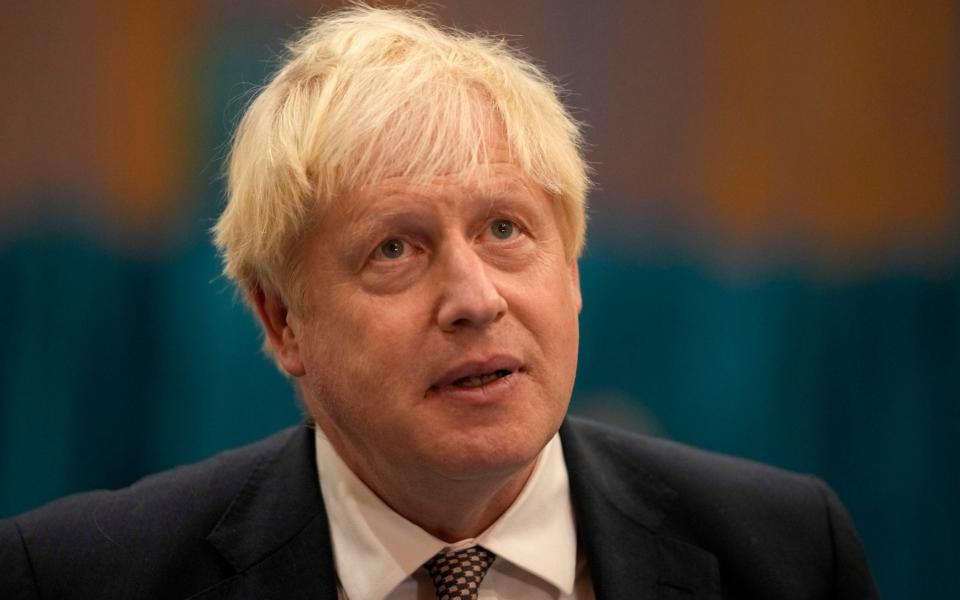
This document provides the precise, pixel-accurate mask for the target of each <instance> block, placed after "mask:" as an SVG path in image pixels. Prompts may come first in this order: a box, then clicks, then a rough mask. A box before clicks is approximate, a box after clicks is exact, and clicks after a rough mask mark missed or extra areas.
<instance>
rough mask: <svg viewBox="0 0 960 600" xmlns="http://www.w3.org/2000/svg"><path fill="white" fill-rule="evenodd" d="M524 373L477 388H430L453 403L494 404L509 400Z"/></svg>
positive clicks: (452, 386) (517, 373) (449, 386)
mask: <svg viewBox="0 0 960 600" xmlns="http://www.w3.org/2000/svg"><path fill="white" fill-rule="evenodd" d="M522 375H523V372H522V371H517V372H514V373H511V374H509V375H507V376H506V377H500V378H499V379H494V380H493V381H491V382H489V383H485V384H483V385H478V386H476V387H461V386H458V385H445V386H443V387H438V388H437V387H434V388H430V392H431V393H432V394H433V395H435V396H438V397H440V398H443V399H445V400H450V401H451V402H460V403H466V404H494V403H497V402H503V401H504V400H506V399H508V398H509V397H510V396H511V395H512V393H513V391H514V388H516V387H517V385H518V384H519V383H520V377H521V376H522Z"/></svg>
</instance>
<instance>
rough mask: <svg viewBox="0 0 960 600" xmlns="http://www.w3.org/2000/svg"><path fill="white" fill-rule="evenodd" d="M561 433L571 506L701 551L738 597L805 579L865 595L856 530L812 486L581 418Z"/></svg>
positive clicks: (834, 502)
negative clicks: (614, 515) (620, 518)
mask: <svg viewBox="0 0 960 600" xmlns="http://www.w3.org/2000/svg"><path fill="white" fill-rule="evenodd" d="M561 431H562V434H563V440H562V441H563V446H564V453H565V458H566V459H567V467H568V471H569V473H570V481H571V490H572V491H573V493H574V495H575V501H576V500H579V501H580V502H581V504H582V505H583V506H592V507H597V506H600V507H604V508H601V509H598V510H594V511H593V512H594V515H593V516H594V517H595V518H599V519H603V518H606V517H607V516H609V515H610V514H611V513H610V511H611V510H615V511H618V512H619V513H621V514H627V515H629V516H630V518H631V519H632V520H633V521H634V522H637V523H640V524H641V525H642V526H643V527H645V528H646V529H648V530H650V531H655V532H656V533H657V535H662V536H666V537H670V538H672V539H674V540H679V541H681V542H683V543H684V544H690V545H693V546H696V547H698V548H701V549H704V550H706V551H708V552H709V553H710V554H712V555H713V556H714V557H716V559H717V561H718V563H719V569H720V572H721V574H722V577H723V581H724V588H725V589H727V590H728V591H731V590H735V591H737V592H738V593H739V596H738V597H764V596H767V597H792V596H791V595H790V594H788V593H786V592H785V591H784V590H798V589H812V585H813V583H812V582H819V583H820V584H821V585H822V586H823V587H822V589H823V590H828V589H832V590H835V591H836V592H837V595H838V597H863V598H872V597H875V595H876V591H875V589H874V588H873V583H872V579H871V576H870V572H869V567H868V566H867V562H866V557H865V554H864V552H863V547H862V544H861V542H860V539H859V537H858V535H857V532H856V530H855V528H854V526H853V524H852V522H851V521H850V518H849V516H848V515H847V513H846V511H845V510H844V508H843V506H842V505H841V503H840V501H839V500H838V499H837V497H836V495H835V494H834V493H833V491H832V490H831V489H830V488H829V487H828V486H827V485H826V484H825V483H824V482H822V481H821V480H820V479H818V478H816V477H813V476H810V475H803V474H798V473H792V472H790V471H786V470H783V469H779V468H776V467H772V466H769V465H764V464H761V463H758V462H754V461H751V460H746V459H742V458H736V457H732V456H727V455H723V454H718V453H714V452H708V451H704V450H700V449H697V448H693V447H690V446H687V445H684V444H679V443H676V442H671V441H668V440H663V439H657V438H652V437H648V436H643V435H637V434H633V433H629V432H625V431H622V430H618V429H616V428H612V427H609V426H605V425H600V424H597V423H592V422H590V421H586V420H583V419H577V418H570V419H568V421H567V422H566V423H565V424H564V427H563V429H562V430H561ZM597 515H600V516H597ZM765 586H767V587H765ZM841 592H842V593H841ZM770 594H773V596H770Z"/></svg>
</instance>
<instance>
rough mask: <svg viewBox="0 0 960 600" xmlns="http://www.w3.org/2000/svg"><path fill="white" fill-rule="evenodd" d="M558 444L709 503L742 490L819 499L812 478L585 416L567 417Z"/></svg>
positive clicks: (590, 459)
mask: <svg viewBox="0 0 960 600" xmlns="http://www.w3.org/2000/svg"><path fill="white" fill-rule="evenodd" d="M564 432H565V434H566V435H565V436H564V444H565V446H566V445H572V446H573V451H574V452H575V453H576V454H577V455H578V461H579V462H582V463H584V464H592V465H593V466H594V467H595V468H600V469H604V470H609V471H611V472H615V473H617V474H620V475H624V474H626V473H627V472H629V473H634V474H635V473H637V471H641V472H642V473H643V474H644V475H645V476H648V477H650V478H651V479H655V480H657V481H659V482H662V483H663V484H665V485H666V486H668V487H670V488H671V489H673V490H675V491H676V492H678V493H679V494H680V495H682V496H685V497H687V500H690V498H691V497H692V498H697V497H701V496H709V497H711V498H712V500H713V502H716V501H717V500H720V499H723V498H728V497H729V498H731V500H735V499H737V498H742V496H743V495H745V494H748V495H750V496H752V497H756V498H757V499H758V500H760V499H763V498H765V497H769V500H770V501H771V502H774V503H776V502H777V500H778V499H780V500H783V501H785V502H787V503H794V502H797V501H798V500H799V501H803V500H809V501H813V502H815V503H817V504H819V503H820V501H821V500H822V497H821V493H822V488H823V484H822V482H820V481H819V480H818V479H816V478H815V477H812V476H809V475H802V474H798V473H793V472H790V471H787V470H784V469H779V468H776V467H772V466H770V465H765V464H762V463H759V462H756V461H752V460H747V459H744V458H737V457H734V456H729V455H725V454H720V453H716V452H709V451H706V450H702V449H699V448H694V447H692V446H688V445H685V444H681V443H677V442H673V441H670V440H665V439H660V438H654V437H650V436H646V435H640V434H636V433H631V432H628V431H624V430H621V429H617V428H614V427H610V426H607V425H602V424H599V423H595V422H592V421H589V420H586V419H581V418H577V417H571V418H569V419H568V422H567V423H566V424H565V429H564Z"/></svg>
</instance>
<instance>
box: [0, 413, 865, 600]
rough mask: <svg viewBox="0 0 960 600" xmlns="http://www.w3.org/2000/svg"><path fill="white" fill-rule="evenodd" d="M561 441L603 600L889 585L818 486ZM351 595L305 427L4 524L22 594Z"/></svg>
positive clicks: (0, 585)
mask: <svg viewBox="0 0 960 600" xmlns="http://www.w3.org/2000/svg"><path fill="white" fill-rule="evenodd" d="M561 437H562V440H563V449H564V455H565V458H566V462H567V468H568V470H569V473H570V486H571V494H572V497H573V504H574V509H575V513H576V517H577V526H578V533H579V536H580V538H581V543H582V544H584V547H585V549H586V553H587V559H588V564H589V568H590V574H591V577H592V579H593V585H594V588H595V590H596V594H597V598H601V599H603V598H608V599H629V598H640V599H643V600H646V599H654V598H721V597H723V598H763V599H791V598H811V599H812V598H817V599H823V598H874V597H876V596H877V593H876V590H875V589H874V585H873V582H872V579H871V576H870V572H869V569H868V567H867V564H866V560H865V558H864V553H863V549H862V547H861V544H860V541H859V540H858V538H857V534H856V532H855V531H854V528H853V525H852V524H851V522H850V520H849V518H848V517H847V515H846V514H845V512H844V510H843V508H842V507H841V506H840V503H839V502H838V501H837V498H836V497H835V496H834V495H833V493H832V492H831V491H830V490H829V489H828V488H827V487H826V486H825V485H824V484H823V483H821V482H820V481H818V480H816V479H813V478H809V477H804V476H799V475H794V474H790V473H786V472H783V471H779V470H776V469H773V468H770V467H765V466H762V465H759V464H755V463H751V462H747V461H742V460H737V459H733V458H729V457H723V456H719V455H715V454H710V453H706V452H702V451H699V450H694V449H692V448H688V447H685V446H682V445H679V444H675V443H670V442H666V441H662V440H655V439H651V438H646V437H641V436H635V435H631V434H627V433H624V432H621V431H617V430H614V429H609V428H606V427H601V426H598V425H596V424H592V423H589V422H586V421H582V420H578V419H575V418H570V419H568V420H567V422H566V423H565V424H564V426H563V428H562V429H561ZM358 568H360V567H359V566H358ZM336 594H337V592H336V575H335V572H334V563H333V555H332V552H331V548H330V535H329V529H328V525H327V516H326V513H325V511H324V507H323V502H322V498H321V494H320V489H319V484H318V482H317V476H316V467H315V461H314V450H313V433H312V431H310V430H309V429H307V428H306V427H299V428H294V429H289V430H287V431H283V432H281V433H279V434H276V435H274V436H272V437H270V438H268V439H266V440H264V441H261V442H259V443H257V444H254V445H251V446H248V447H245V448H241V449H239V450H234V451H230V452H226V453H223V454H220V455H218V456H216V457H214V458H212V459H209V460H207V461H205V462H202V463H199V464H197V465H193V466H189V467H181V468H178V469H174V470H172V471H169V472H166V473H161V474H159V475H155V476H152V477H148V478H146V479H144V480H142V481H140V482H138V483H136V484H134V485H133V486H131V487H129V488H126V489H123V490H119V491H114V492H104V491H100V492H91V493H85V494H80V495H76V496H71V497H68V498H64V499H62V500H59V501H57V502H54V503H53V504H50V505H47V506H45V507H43V508H40V509H38V510H36V511H33V512H30V513H26V514H24V515H21V516H19V517H17V518H15V519H11V520H6V521H0V598H5V599H8V600H11V599H16V600H20V599H28V598H31V599H33V598H46V599H51V598H98V599H99V598H124V599H126V598H195V599H204V600H207V599H212V598H249V599H257V600H263V599H267V598H278V599H279V598H282V599H285V600H286V599H295V598H304V599H307V598H309V599H311V600H323V599H329V600H335V599H336ZM354 600H361V599H354Z"/></svg>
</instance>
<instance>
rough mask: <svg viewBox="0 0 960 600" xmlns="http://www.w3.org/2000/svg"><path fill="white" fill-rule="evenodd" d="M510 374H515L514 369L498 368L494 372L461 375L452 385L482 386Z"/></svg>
mask: <svg viewBox="0 0 960 600" xmlns="http://www.w3.org/2000/svg"><path fill="white" fill-rule="evenodd" d="M508 375H513V371H510V370H508V369H497V370H496V371H494V372H493V373H485V374H483V375H471V376H468V377H461V378H460V379H457V380H456V381H454V382H453V383H452V384H451V385H454V386H456V387H461V388H476V387H480V386H484V385H487V384H488V383H490V382H491V381H496V380H497V379H502V378H504V377H507V376H508Z"/></svg>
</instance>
